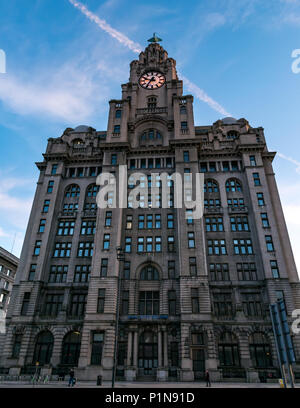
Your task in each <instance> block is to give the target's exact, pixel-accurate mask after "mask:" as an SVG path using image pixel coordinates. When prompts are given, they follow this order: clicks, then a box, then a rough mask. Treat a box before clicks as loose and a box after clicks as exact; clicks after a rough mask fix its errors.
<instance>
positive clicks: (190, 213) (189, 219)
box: [185, 209, 194, 225]
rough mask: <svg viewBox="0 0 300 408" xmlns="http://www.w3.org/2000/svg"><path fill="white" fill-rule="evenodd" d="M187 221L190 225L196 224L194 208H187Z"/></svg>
mask: <svg viewBox="0 0 300 408" xmlns="http://www.w3.org/2000/svg"><path fill="white" fill-rule="evenodd" d="M185 219H186V223H187V224H188V225H193V224H194V218H193V209H187V210H186V216H185Z"/></svg>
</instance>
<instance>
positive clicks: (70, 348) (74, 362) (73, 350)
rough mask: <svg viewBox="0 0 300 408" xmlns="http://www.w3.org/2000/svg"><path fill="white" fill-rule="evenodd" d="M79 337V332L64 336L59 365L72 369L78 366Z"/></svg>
mask: <svg viewBox="0 0 300 408" xmlns="http://www.w3.org/2000/svg"><path fill="white" fill-rule="evenodd" d="M80 344H81V336H80V333H79V332H70V333H68V334H66V336H65V337H64V340H63V345H62V354H61V364H62V365H68V366H72V367H77V366H78V360H79V354H80Z"/></svg>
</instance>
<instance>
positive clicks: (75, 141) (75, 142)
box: [73, 139, 84, 146]
mask: <svg viewBox="0 0 300 408" xmlns="http://www.w3.org/2000/svg"><path fill="white" fill-rule="evenodd" d="M83 144H84V142H83V140H82V139H74V140H73V146H80V145H83Z"/></svg>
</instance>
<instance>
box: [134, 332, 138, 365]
mask: <svg viewBox="0 0 300 408" xmlns="http://www.w3.org/2000/svg"><path fill="white" fill-rule="evenodd" d="M133 335H134V343H133V366H134V367H135V368H137V360H138V332H137V331H135V332H134V333H133Z"/></svg>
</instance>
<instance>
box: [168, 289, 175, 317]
mask: <svg viewBox="0 0 300 408" xmlns="http://www.w3.org/2000/svg"><path fill="white" fill-rule="evenodd" d="M168 304H169V315H170V316H175V315H176V291H175V290H169V291H168Z"/></svg>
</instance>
